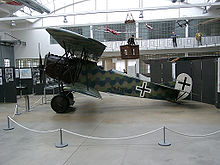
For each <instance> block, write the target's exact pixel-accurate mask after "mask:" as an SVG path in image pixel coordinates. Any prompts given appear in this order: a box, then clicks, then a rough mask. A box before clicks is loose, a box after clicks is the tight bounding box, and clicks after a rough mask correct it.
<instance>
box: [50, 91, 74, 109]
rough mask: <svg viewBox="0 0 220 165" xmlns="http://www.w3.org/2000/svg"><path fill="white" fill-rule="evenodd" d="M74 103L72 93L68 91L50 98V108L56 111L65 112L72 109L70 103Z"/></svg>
mask: <svg viewBox="0 0 220 165" xmlns="http://www.w3.org/2000/svg"><path fill="white" fill-rule="evenodd" d="M74 103H75V101H74V97H73V94H72V93H71V92H68V91H64V92H61V93H60V94H59V95H57V96H54V97H53V98H52V100H51V108H52V109H53V110H54V111H55V112H56V113H67V112H70V111H74V110H75V109H74V108H73V107H72V105H73V104H74Z"/></svg>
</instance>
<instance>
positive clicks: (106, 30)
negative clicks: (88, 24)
mask: <svg viewBox="0 0 220 165" xmlns="http://www.w3.org/2000/svg"><path fill="white" fill-rule="evenodd" d="M95 30H96V31H104V32H107V33H112V34H114V35H118V34H121V33H134V32H121V31H116V30H113V29H110V28H109V27H108V26H106V27H105V28H103V29H95Z"/></svg>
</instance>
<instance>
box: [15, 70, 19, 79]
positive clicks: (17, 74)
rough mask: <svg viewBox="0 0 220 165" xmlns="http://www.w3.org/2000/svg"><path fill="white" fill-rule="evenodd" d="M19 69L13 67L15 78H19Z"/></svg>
mask: <svg viewBox="0 0 220 165" xmlns="http://www.w3.org/2000/svg"><path fill="white" fill-rule="evenodd" d="M19 77H20V76H19V69H15V78H19Z"/></svg>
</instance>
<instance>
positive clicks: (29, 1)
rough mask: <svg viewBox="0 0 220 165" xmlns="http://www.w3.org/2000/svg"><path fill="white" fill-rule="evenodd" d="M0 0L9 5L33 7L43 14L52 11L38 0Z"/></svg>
mask: <svg viewBox="0 0 220 165" xmlns="http://www.w3.org/2000/svg"><path fill="white" fill-rule="evenodd" d="M0 2H2V3H4V4H7V5H13V6H22V5H24V6H27V7H28V8H31V9H33V10H35V11H37V12H39V13H41V14H43V13H44V12H45V13H48V14H49V13H50V10H49V9H48V8H47V7H45V6H44V5H42V4H40V3H39V2H37V1H36V0H0Z"/></svg>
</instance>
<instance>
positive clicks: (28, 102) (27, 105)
mask: <svg viewBox="0 0 220 165" xmlns="http://www.w3.org/2000/svg"><path fill="white" fill-rule="evenodd" d="M24 98H25V108H26V112H30V101H29V96H28V95H25V96H24Z"/></svg>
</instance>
